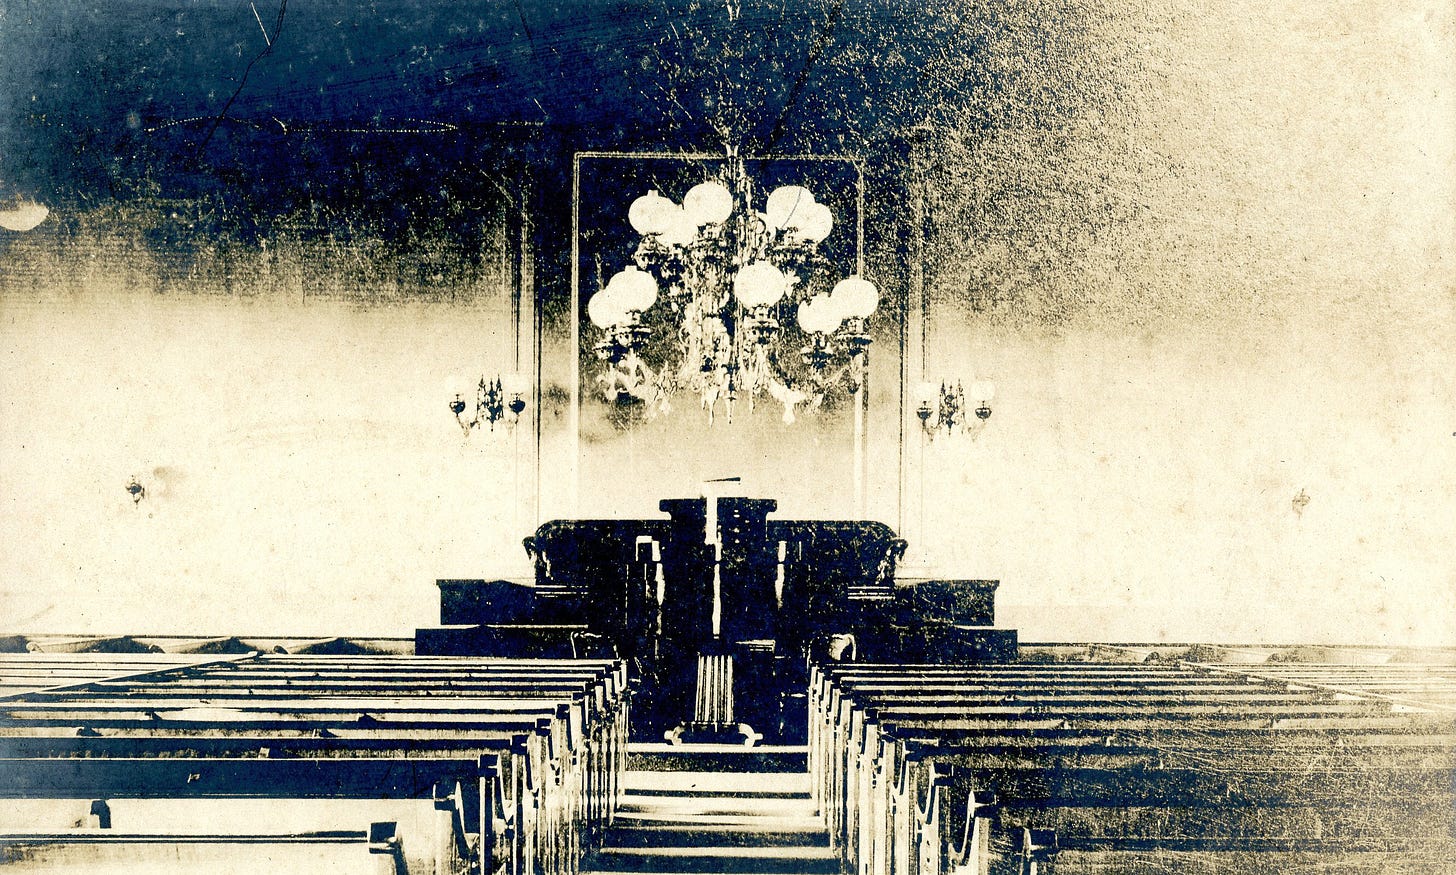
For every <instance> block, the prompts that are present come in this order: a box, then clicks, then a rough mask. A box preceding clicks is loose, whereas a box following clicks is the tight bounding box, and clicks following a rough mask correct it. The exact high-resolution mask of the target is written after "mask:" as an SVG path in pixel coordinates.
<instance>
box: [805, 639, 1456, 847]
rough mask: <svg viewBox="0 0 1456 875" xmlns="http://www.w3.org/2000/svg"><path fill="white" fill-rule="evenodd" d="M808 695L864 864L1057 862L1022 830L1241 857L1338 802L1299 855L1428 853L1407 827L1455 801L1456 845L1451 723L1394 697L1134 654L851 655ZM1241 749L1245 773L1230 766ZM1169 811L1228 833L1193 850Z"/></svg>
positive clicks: (841, 822) (815, 761)
mask: <svg viewBox="0 0 1456 875" xmlns="http://www.w3.org/2000/svg"><path fill="white" fill-rule="evenodd" d="M810 700H811V704H810V707H811V728H810V735H811V748H810V761H811V769H812V771H813V772H814V774H815V778H816V780H815V792H816V796H817V797H818V798H819V801H820V804H821V805H822V806H823V810H824V811H825V812H826V815H827V817H828V819H829V821H830V828H831V835H832V836H833V837H834V839H835V841H836V843H837V845H838V846H839V847H840V849H841V852H842V854H843V856H844V859H845V862H846V865H847V867H848V868H849V870H850V871H854V872H857V873H862V875H884V873H897V875H898V873H910V872H915V873H925V875H938V873H941V872H949V871H956V872H964V873H979V872H985V871H988V870H989V868H990V865H991V862H992V861H993V860H999V861H1001V863H1002V864H1005V862H1006V861H1007V860H1010V859H1012V858H1015V859H1018V860H1020V861H1021V862H1020V865H1021V867H1022V870H1023V871H1028V870H1030V868H1032V867H1034V866H1038V865H1042V864H1045V863H1047V862H1048V861H1049V859H1050V856H1049V855H1051V854H1052V853H1053V850H1049V849H1048V846H1041V845H1038V848H1039V849H1038V850H1036V851H1035V853H1031V852H1027V853H1025V854H1021V855H1019V856H1018V855H1017V854H1013V853H1012V852H1011V837H1015V836H1020V834H1019V833H1016V830H1018V829H1025V830H1032V831H1033V832H1037V831H1046V834H1047V835H1051V834H1053V832H1054V833H1055V835H1056V836H1057V837H1058V838H1059V839H1061V841H1059V842H1056V843H1053V845H1052V846H1050V847H1053V848H1055V847H1061V848H1070V849H1072V851H1073V852H1074V855H1075V854H1083V855H1085V854H1087V853H1091V851H1089V850H1088V847H1087V844H1088V843H1089V842H1091V841H1092V839H1093V838H1096V839H1098V840H1099V841H1102V842H1103V843H1104V844H1105V845H1106V847H1102V848H1100V849H1098V850H1097V851H1096V853H1098V854H1101V855H1102V858H1106V857H1107V855H1108V854H1112V853H1115V852H1116V851H1115V849H1114V848H1113V845H1116V844H1117V843H1122V844H1123V845H1126V846H1127V847H1128V848H1132V847H1135V846H1137V844H1138V842H1142V844H1143V845H1149V844H1153V845H1156V844H1157V842H1158V841H1160V840H1166V841H1167V842H1169V847H1170V848H1182V849H1183V851H1182V852H1187V853H1194V852H1198V853H1203V854H1204V859H1205V861H1206V859H1207V858H1209V856H1210V855H1217V854H1223V855H1224V856H1217V857H1216V858H1217V859H1219V860H1222V861H1224V862H1225V863H1227V862H1228V861H1229V860H1231V859H1234V857H1232V856H1229V855H1231V854H1244V855H1245V856H1246V857H1247V856H1248V854H1249V852H1250V851H1249V848H1255V849H1258V848H1261V847H1265V846H1263V845H1259V841H1261V840H1264V839H1266V838H1268V837H1267V836H1265V835H1264V834H1263V832H1262V831H1267V830H1269V829H1277V830H1282V831H1284V834H1283V835H1280V836H1276V838H1280V839H1284V840H1287V841H1289V842H1291V843H1292V836H1294V835H1295V834H1294V833H1291V832H1290V830H1291V829H1292V828H1293V826H1294V825H1296V823H1297V820H1298V818H1297V817H1294V816H1291V814H1290V812H1295V811H1298V812H1300V813H1301V814H1305V813H1310V812H1313V813H1316V814H1318V813H1319V812H1321V811H1324V812H1326V813H1325V820H1324V821H1319V820H1316V821H1315V823H1316V826H1315V827H1314V833H1313V834H1311V835H1309V836H1308V838H1309V839H1310V841H1311V842H1314V844H1308V845H1306V846H1300V847H1299V848H1298V850H1299V851H1300V852H1301V853H1309V852H1310V848H1315V849H1316V850H1320V851H1322V852H1326V853H1336V852H1339V851H1341V850H1348V851H1352V852H1355V851H1359V850H1360V848H1361V847H1362V843H1364V844H1368V843H1370V842H1371V841H1372V840H1375V839H1379V840H1392V841H1395V842H1396V843H1397V844H1399V843H1400V842H1401V841H1403V840H1404V841H1405V842H1406V846H1407V847H1408V848H1410V849H1412V852H1413V853H1414V852H1416V851H1417V850H1419V848H1418V846H1420V845H1421V842H1420V841H1418V840H1417V837H1415V836H1410V835H1402V833H1401V830H1402V829H1403V830H1405V831H1406V832H1412V831H1413V832H1416V833H1420V832H1422V831H1426V832H1429V831H1431V830H1432V829H1434V830H1436V831H1437V832H1440V831H1441V829H1440V828H1441V826H1442V825H1443V820H1442V814H1443V812H1444V815H1445V820H1444V826H1445V833H1446V836H1445V838H1444V839H1439V840H1438V842H1439V841H1445V842H1446V843H1447V844H1449V843H1450V831H1451V822H1450V820H1451V810H1452V809H1451V805H1452V796H1453V790H1452V784H1451V778H1452V775H1453V774H1456V754H1453V752H1456V746H1453V744H1452V740H1453V738H1456V725H1453V721H1452V715H1450V714H1442V713H1439V712H1430V711H1423V709H1420V708H1416V707H1403V706H1400V705H1399V704H1397V703H1392V702H1390V701H1388V700H1382V699H1378V698H1377V699H1367V698H1362V697H1359V696H1351V695H1343V694H1336V693H1334V692H1332V691H1331V690H1329V689H1326V688H1320V687H1314V686H1311V687H1303V686H1299V685H1295V686H1293V687H1291V686H1288V685H1284V684H1278V683H1269V682H1268V681H1267V679H1262V678H1253V679H1243V678H1234V677H1229V676H1226V675H1220V676H1211V675H1204V674H1199V673H1197V672H1195V671H1191V670H1189V669H1187V668H1180V667H1159V668H1155V669H1147V668H1144V667H1142V666H1126V665H1122V666H1116V665H1114V666H1105V665H1095V666H1082V665H1077V666H979V667H964V666H958V667H924V666H914V667H893V666H853V665H850V666H837V667H834V668H832V669H816V670H815V672H814V677H813V682H812V684H811V689H810ZM1230 752H1236V753H1238V754H1239V761H1238V762H1239V766H1240V768H1241V769H1242V770H1243V773H1242V774H1240V775H1238V776H1237V777H1238V778H1239V780H1237V781H1230V780H1229V776H1228V775H1227V774H1225V773H1224V770H1221V765H1222V764H1223V762H1224V761H1226V760H1228V759H1229V754H1230ZM1220 758H1222V759H1220ZM1362 768H1363V771H1360V770H1361V769H1362ZM1330 810H1334V811H1336V812H1337V815H1338V814H1341V813H1342V814H1343V815H1344V820H1343V821H1341V820H1340V819H1339V817H1338V816H1336V817H1334V818H1333V819H1331V818H1330V816H1329V814H1328V811H1330ZM1351 811H1356V812H1358V813H1357V814H1354V815H1351V814H1350V812H1351ZM1401 815H1404V822H1403V824H1402V825H1397V826H1388V825H1381V824H1373V825H1372V823H1371V822H1370V820H1371V818H1375V819H1376V820H1378V819H1380V818H1382V817H1385V818H1387V819H1388V820H1391V821H1393V822H1394V821H1399V820H1400V816H1401ZM1362 817H1363V818H1364V820H1363V821H1362V819H1361V818H1362ZM1139 818H1141V819H1139ZM1169 822H1171V823H1173V824H1175V825H1176V824H1179V823H1182V824H1186V825H1189V826H1193V827H1194V828H1197V829H1199V830H1202V831H1205V832H1206V833H1207V834H1209V835H1212V836H1214V837H1218V838H1220V839H1221V842H1222V843H1220V842H1212V841H1211V842H1210V844H1209V846H1208V847H1207V848H1204V849H1202V850H1199V849H1197V848H1190V847H1188V846H1186V843H1185V844H1184V845H1179V844H1178V841H1179V840H1181V838H1184V837H1180V836H1176V835H1170V834H1167V833H1166V829H1165V827H1166V824H1167V823H1169ZM1320 823H1325V824H1327V825H1328V826H1332V827H1334V828H1335V829H1336V830H1338V831H1339V832H1340V836H1339V837H1332V836H1323V837H1322V836H1320V835H1318V834H1317V833H1318V829H1319V828H1320V827H1319V825H1318V824H1320ZM1109 824H1110V825H1111V827H1112V828H1111V830H1110V831H1109V830H1107V827H1108V826H1109ZM1050 827H1059V828H1058V829H1055V830H1050V829H1049V828H1050ZM1220 829H1221V830H1223V832H1222V833H1221V834H1220V832H1219V830H1220ZM993 832H994V833H996V834H998V835H999V836H1000V838H999V839H997V840H996V841H995V842H993V840H992V839H991V836H992V834H993ZM1094 832H1110V834H1102V835H1094ZM1038 834H1040V833H1038ZM1026 835H1027V836H1029V835H1031V833H1027V834H1026ZM1025 837H1026V836H1021V838H1018V839H1017V840H1018V841H1019V840H1021V839H1024V838H1025ZM1238 840H1248V841H1249V842H1250V844H1248V846H1247V847H1245V846H1241V845H1239V844H1238ZM1271 840H1272V839H1271ZM993 845H995V846H996V847H995V850H996V852H995V853H993V852H992V851H993ZM1275 845H1277V842H1276V843H1275V844H1274V845H1269V846H1268V847H1269V848H1274V847H1275ZM1170 852H1171V851H1170ZM1271 852H1272V851H1271ZM1124 862H1127V861H1126V860H1124ZM1184 862H1185V863H1187V862H1189V861H1188V860H1187V859H1184ZM1089 871H1090V870H1089ZM1106 871H1119V870H1116V869H1108V870H1106Z"/></svg>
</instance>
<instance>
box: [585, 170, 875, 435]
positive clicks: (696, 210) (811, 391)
mask: <svg viewBox="0 0 1456 875" xmlns="http://www.w3.org/2000/svg"><path fill="white" fill-rule="evenodd" d="M761 206H762V209H758V208H757V204H756V201H755V197H754V192H753V185H752V182H751V180H750V179H749V177H748V174H747V173H746V171H745V169H744V165H743V162H742V160H741V159H736V158H733V159H730V161H729V162H728V165H727V168H726V172H724V173H723V174H722V176H721V177H720V178H715V179H708V180H705V181H703V182H700V183H698V184H696V185H694V186H692V187H691V188H689V189H688V190H687V191H686V192H685V193H684V195H683V198H682V202H681V203H678V202H676V201H674V200H672V199H671V198H669V197H667V196H665V195H664V194H663V193H661V192H659V191H656V190H651V191H648V192H646V193H645V194H643V195H642V196H641V197H638V198H637V199H636V200H634V201H633V202H632V204H631V206H630V207H629V209H628V210H627V221H628V222H629V224H630V225H631V226H632V229H633V230H634V231H636V232H637V233H638V234H639V235H640V238H641V239H640V240H639V241H638V243H637V245H636V249H635V251H634V252H633V253H632V262H633V263H632V264H630V265H628V266H627V267H625V268H624V269H623V270H621V271H620V272H619V273H617V274H615V275H614V276H612V278H611V279H610V280H609V281H608V282H607V283H606V284H605V286H604V287H602V288H601V289H600V290H599V291H597V292H596V293H595V294H593V295H592V296H591V297H590V299H589V300H588V301H587V307H586V309H587V317H588V318H589V319H590V320H591V323H592V324H593V325H594V326H595V327H596V329H597V334H596V341H595V345H594V349H595V352H596V355H597V357H598V358H599V359H600V360H601V361H602V362H604V369H603V372H602V373H601V374H600V375H599V376H598V378H597V379H598V382H599V383H600V384H601V387H602V398H603V400H605V401H607V402H610V403H614V404H619V405H629V406H630V405H637V406H640V407H642V408H643V410H644V412H645V415H648V416H652V415H656V414H658V413H666V412H668V411H669V410H670V409H671V401H672V399H673V398H674V397H676V396H678V395H691V396H694V397H696V399H697V400H698V402H699V403H700V404H701V405H702V407H703V408H704V409H705V410H706V411H707V413H708V421H709V422H710V423H711V422H712V421H713V418H714V416H715V415H717V413H718V411H719V410H720V408H721V410H722V412H723V414H724V415H725V416H726V417H727V418H728V419H729V420H730V421H731V420H732V416H733V407H734V404H735V403H736V402H737V401H738V400H740V399H742V400H746V401H747V402H748V404H749V408H750V410H751V409H752V408H753V405H754V402H755V400H756V399H758V398H759V397H760V396H763V395H767V396H769V397H771V398H773V399H774V400H775V401H777V402H778V403H779V404H781V405H782V406H783V410H784V414H783V419H784V421H785V422H786V423H791V422H793V421H794V418H795V412H796V410H797V409H799V408H801V407H803V408H807V409H816V408H819V407H820V406H822V405H823V404H824V401H825V399H826V397H827V396H828V395H829V394H830V393H832V392H835V391H837V390H842V389H847V390H848V391H851V392H857V391H858V390H859V389H860V387H861V386H862V385H863V382H864V374H865V369H866V358H867V352H868V348H869V345H870V342H871V338H870V336H869V333H868V331H867V327H866V322H867V320H869V319H870V317H871V316H872V315H873V314H874V312H875V310H876V309H877V308H878V306H879V300H880V295H879V290H878V289H877V288H876V287H875V285H874V283H872V282H870V281H869V280H866V279H864V278H862V277H860V276H858V275H850V276H847V277H842V278H840V279H839V280H838V282H837V283H834V284H833V285H832V287H831V285H830V284H831V282H832V280H833V278H834V275H835V270H834V268H833V265H832V264H830V261H829V259H828V258H826V257H825V256H824V255H823V254H822V253H821V251H820V245H821V244H822V243H824V241H825V240H826V239H828V238H829V237H830V235H831V234H832V233H833V231H834V227H835V221H834V214H833V212H832V211H831V210H830V208H829V206H828V205H826V204H822V203H819V202H818V201H817V200H815V197H814V194H813V192H811V191H810V190H809V189H808V188H806V187H804V186H799V185H784V186H781V187H778V188H775V189H774V190H773V191H771V192H769V194H768V196H767V197H766V198H765V199H763V201H762V204H761Z"/></svg>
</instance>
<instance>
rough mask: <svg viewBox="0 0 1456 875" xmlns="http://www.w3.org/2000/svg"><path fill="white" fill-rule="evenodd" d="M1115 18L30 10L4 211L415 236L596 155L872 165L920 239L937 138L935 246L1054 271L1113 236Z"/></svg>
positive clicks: (508, 9) (418, 6)
mask: <svg viewBox="0 0 1456 875" xmlns="http://www.w3.org/2000/svg"><path fill="white" fill-rule="evenodd" d="M1109 16H1110V13H1109V12H1107V10H1106V9H1105V8H1104V5H1103V4H1100V3H1098V2H1095V0H1002V2H996V3H985V2H974V0H776V2H754V0H730V2H723V0H717V2H698V0H611V2H608V0H569V2H557V3H551V2H541V0H514V2H510V0H498V2H492V3H467V2H447V0H376V2H368V3H365V2H358V0H292V2H287V0H282V2H280V0H253V2H248V0H194V2H186V0H128V2H124V3H118V2H112V0H84V2H83V0H11V2H10V3H8V4H7V8H6V10H5V13H4V17H3V18H0V27H3V30H4V33H3V37H4V39H3V43H4V45H5V46H6V51H5V52H4V53H3V55H0V81H3V82H4V83H5V84H4V85H3V86H0V141H3V142H5V143H6V144H7V149H6V150H5V151H4V153H3V154H0V197H10V196H13V195H14V194H16V193H24V194H27V195H29V196H31V197H36V198H39V199H42V200H43V201H46V202H47V203H49V204H51V205H52V207H59V208H60V209H61V210H62V211H63V212H66V213H69V214H72V215H78V214H82V213H84V212H85V211H86V210H88V209H91V210H94V209H96V208H98V207H100V206H105V205H115V204H125V205H157V204H159V203H160V204H164V205H166V210H167V211H168V212H169V213H170V212H174V211H175V209H176V207H175V205H176V204H177V203H179V202H180V203H193V204H197V203H205V204H207V205H208V206H207V208H206V209H204V208H203V207H197V208H196V209H195V210H194V214H195V215H196V216H202V215H204V214H206V215H210V216H213V217H215V218H216V221H215V222H214V223H213V224H212V225H210V226H207V225H206V223H203V222H201V221H200V220H198V221H194V222H192V223H191V224H190V225H189V228H190V232H189V233H193V234H207V235H225V234H226V233H228V232H235V233H236V235H237V236H238V237H239V238H240V239H243V240H248V239H256V238H257V237H259V236H265V235H267V234H268V233H269V228H270V227H271V226H275V225H276V224H277V223H278V222H280V221H286V222H287V223H288V226H289V227H293V228H298V227H303V228H312V229H314V232H320V231H327V232H329V233H345V232H351V231H354V232H358V231H360V229H363V230H362V233H366V234H368V235H373V236H374V237H377V238H380V239H385V240H396V241H397V240H401V239H406V238H408V239H413V238H414V237H415V236H417V235H418V234H419V233H421V231H422V229H423V231H425V232H429V229H430V228H431V227H435V228H440V227H446V226H450V227H454V226H455V225H458V219H459V218H460V214H461V211H462V210H463V209H466V207H463V206H462V205H464V204H473V205H475V208H478V209H487V210H488V209H492V207H491V206H490V205H491V203H492V200H493V199H497V198H499V197H500V196H501V192H502V191H503V190H504V189H505V188H506V187H509V186H510V185H511V184H512V183H513V181H514V180H515V179H516V178H517V177H518V175H519V174H520V172H521V169H522V168H523V167H524V166H530V167H531V168H532V170H533V172H534V174H535V175H536V178H538V179H539V180H541V191H540V192H538V196H539V197H542V198H543V204H544V205H545V206H546V208H547V209H548V210H549V209H550V208H551V205H552V204H555V205H556V206H561V205H562V204H563V203H564V201H565V195H566V193H567V192H568V189H567V185H568V184H569V179H570V163H569V160H570V155H571V153H572V152H573V151H574V150H584V149H615V150H633V149H669V150H701V151H708V152H715V153H716V152H720V151H721V150H722V149H723V148H724V147H725V146H728V145H731V146H735V147H737V148H739V149H740V150H741V151H742V152H743V153H744V154H750V155H755V154H756V155H769V154H795V153H819V154H822V153H836V154H854V155H859V156H862V157H864V158H866V159H867V162H868V165H869V172H870V175H871V177H872V179H871V183H872V188H873V191H872V195H873V197H872V203H871V205H870V206H871V210H872V211H874V212H875V213H877V214H878V215H879V216H880V217H889V218H896V217H898V216H900V215H902V214H903V206H904V197H903V194H902V192H903V188H902V186H900V184H899V183H900V181H901V180H900V179H899V171H900V168H901V167H902V166H903V165H901V164H900V162H899V158H900V157H903V155H904V147H905V143H906V142H907V140H908V139H909V137H908V136H907V135H908V134H909V132H911V131H912V130H918V131H921V132H926V131H928V132H929V133H928V134H926V136H927V137H928V139H929V143H930V148H929V154H930V156H931V165H932V166H931V167H930V168H929V173H930V174H931V176H932V182H933V183H936V186H935V192H936V195H935V197H936V203H935V204H934V205H933V207H934V208H933V210H932V214H933V215H932V223H939V226H940V227H939V228H938V229H937V228H932V229H931V231H932V236H933V237H934V236H935V235H937V234H939V235H940V236H942V237H944V236H945V235H946V234H949V235H950V237H951V238H953V239H951V241H950V244H949V245H950V246H951V249H952V250H956V251H959V250H960V249H961V248H963V247H962V244H961V243H960V242H957V241H959V240H960V239H961V238H963V237H965V235H966V234H967V233H971V234H973V235H974V234H980V236H981V237H983V238H984V237H985V236H986V235H987V234H989V233H994V234H995V235H997V236H998V237H1000V238H1004V239H1003V240H1002V242H1003V243H1005V244H1006V245H1005V246H1002V248H1003V249H1004V248H1006V246H1010V247H1011V248H1014V249H1018V250H1026V251H1044V250H1048V247H1047V246H1042V245H1039V243H1038V241H1039V240H1041V239H1042V238H1044V237H1045V236H1046V235H1047V234H1048V233H1053V232H1049V231H1048V230H1047V229H1049V228H1050V229H1054V233H1057V234H1061V233H1062V231H1061V230H1058V229H1064V228H1067V227H1073V226H1075V227H1076V228H1077V229H1079V230H1078V235H1079V236H1078V239H1080V240H1085V238H1086V236H1087V235H1086V233H1084V232H1085V231H1087V230H1089V229H1090V230H1091V231H1093V232H1095V231H1096V229H1097V228H1099V227H1103V226H1105V225H1106V224H1107V223H1108V222H1110V221H1115V220H1116V213H1117V210H1118V205H1116V204H1109V203H1107V202H1106V198H1105V197H1104V195H1103V194H1102V188H1103V185H1102V184H1101V183H1100V182H1098V179H1099V178H1101V177H1105V173H1103V171H1104V170H1105V168H1104V167H1101V166H1098V167H1092V168H1089V167H1086V166H1084V165H1086V164H1087V163H1088V162H1097V163H1098V164H1099V165H1101V164H1103V163H1105V162H1106V161H1108V160H1109V158H1108V152H1107V150H1106V149H1105V148H1104V145H1105V144H1104V143H1103V142H1102V139H1105V137H1104V135H1103V134H1102V133H1100V131H1101V130H1102V129H1101V127H1100V126H1101V122H1102V120H1103V119H1104V118H1110V117H1112V116H1114V115H1115V114H1116V113H1118V112H1119V111H1120V109H1119V107H1120V105H1121V104H1123V103H1125V102H1126V101H1125V97H1126V92H1127V90H1128V87H1129V85H1128V83H1129V81H1130V80H1129V71H1132V70H1135V69H1136V67H1137V60H1136V58H1135V54H1136V52H1135V50H1134V49H1132V48H1130V46H1131V45H1132V43H1131V41H1128V40H1124V41H1120V42H1119V41H1117V40H1114V41H1111V42H1109V41H1108V40H1107V38H1106V35H1107V34H1108V33H1110V32H1115V30H1114V31H1109V30H1108V29H1107V28H1106V27H1104V26H1103V25H1105V24H1106V23H1107V22H1108V21H1109V20H1110V19H1109ZM1124 176H1126V174H1124ZM217 217H221V218H217ZM204 226H206V227H204ZM977 229H980V230H979V231H978V230H977ZM992 229H994V231H993V230H992ZM451 233H453V232H451ZM1028 235H1030V236H1029V237H1028ZM163 236H164V237H165V236H166V235H165V234H164V235H163ZM476 242H478V241H471V240H465V241H462V245H465V246H472V245H475V243H476ZM406 245H408V244H406ZM1079 245H1082V244H1079ZM1050 249H1051V250H1056V249H1057V245H1053V246H1051V247H1050ZM1048 251H1049V250H1048ZM1060 254H1062V253H1060V252H1056V253H1053V255H1049V256H1047V257H1045V258H1042V260H1043V261H1046V262H1047V263H1048V264H1050V263H1052V260H1053V256H1055V255H1060Z"/></svg>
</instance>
